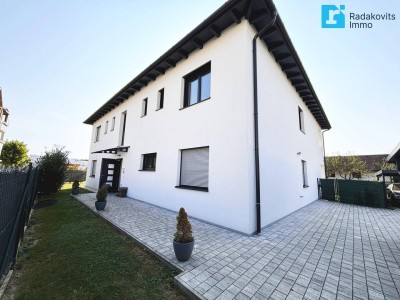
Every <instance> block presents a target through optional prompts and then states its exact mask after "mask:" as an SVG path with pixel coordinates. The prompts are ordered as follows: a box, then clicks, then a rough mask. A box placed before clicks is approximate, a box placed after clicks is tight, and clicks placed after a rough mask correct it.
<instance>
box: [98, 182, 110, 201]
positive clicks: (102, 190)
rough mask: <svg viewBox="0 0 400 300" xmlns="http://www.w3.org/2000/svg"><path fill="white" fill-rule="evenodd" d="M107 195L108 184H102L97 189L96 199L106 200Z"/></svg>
mask: <svg viewBox="0 0 400 300" xmlns="http://www.w3.org/2000/svg"><path fill="white" fill-rule="evenodd" d="M107 196H108V186H107V185H105V184H104V185H102V186H101V188H99V190H98V191H97V194H96V199H97V201H99V202H104V201H106V200H107Z"/></svg>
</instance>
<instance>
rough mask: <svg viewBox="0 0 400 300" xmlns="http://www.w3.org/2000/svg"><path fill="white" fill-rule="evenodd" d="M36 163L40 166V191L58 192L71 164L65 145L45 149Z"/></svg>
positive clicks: (45, 192)
mask: <svg viewBox="0 0 400 300" xmlns="http://www.w3.org/2000/svg"><path fill="white" fill-rule="evenodd" d="M36 163H37V165H38V167H39V168H40V177H39V185H38V191H39V192H41V193H43V194H50V193H56V192H57V191H58V190H59V189H60V188H61V186H62V185H63V183H64V179H65V172H66V170H67V165H68V164H69V159H68V151H64V147H61V148H57V147H56V148H54V149H52V150H50V151H45V153H44V155H42V156H40V157H39V158H38V159H37V160H36Z"/></svg>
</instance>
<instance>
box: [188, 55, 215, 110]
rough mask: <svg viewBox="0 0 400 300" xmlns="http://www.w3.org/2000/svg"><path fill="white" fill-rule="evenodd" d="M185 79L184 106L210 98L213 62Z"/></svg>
mask: <svg viewBox="0 0 400 300" xmlns="http://www.w3.org/2000/svg"><path fill="white" fill-rule="evenodd" d="M184 79H185V94H184V103H183V106H184V107H187V106H190V105H193V104H196V103H199V102H201V101H204V100H207V99H208V98H210V91H211V62H209V63H206V64H205V65H204V66H201V67H200V68H198V69H197V70H194V71H193V72H191V73H189V74H188V75H186V76H185V77H184Z"/></svg>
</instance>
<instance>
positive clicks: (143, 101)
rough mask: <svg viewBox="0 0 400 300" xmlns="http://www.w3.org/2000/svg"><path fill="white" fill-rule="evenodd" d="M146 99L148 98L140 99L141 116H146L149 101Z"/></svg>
mask: <svg viewBox="0 0 400 300" xmlns="http://www.w3.org/2000/svg"><path fill="white" fill-rule="evenodd" d="M148 99H149V98H144V99H143V100H142V115H141V118H143V117H145V116H147V105H148V102H149V101H148Z"/></svg>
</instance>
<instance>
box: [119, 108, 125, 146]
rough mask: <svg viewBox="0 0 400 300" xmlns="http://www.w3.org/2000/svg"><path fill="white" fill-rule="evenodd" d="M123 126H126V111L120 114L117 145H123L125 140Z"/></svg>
mask: <svg viewBox="0 0 400 300" xmlns="http://www.w3.org/2000/svg"><path fill="white" fill-rule="evenodd" d="M125 127H126V111H124V112H123V113H122V114H121V127H120V128H121V131H120V133H119V145H120V146H123V145H124V142H125Z"/></svg>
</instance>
